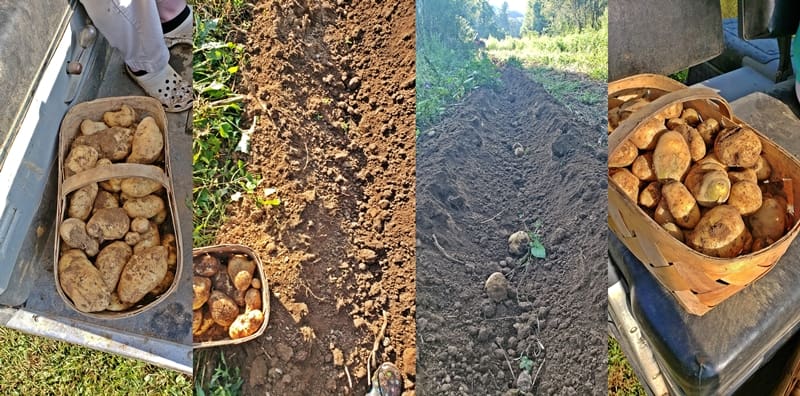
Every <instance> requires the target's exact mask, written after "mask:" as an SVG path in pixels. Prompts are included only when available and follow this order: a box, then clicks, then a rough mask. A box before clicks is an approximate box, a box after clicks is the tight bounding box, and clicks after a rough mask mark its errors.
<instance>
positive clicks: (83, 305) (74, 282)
mask: <svg viewBox="0 0 800 396" xmlns="http://www.w3.org/2000/svg"><path fill="white" fill-rule="evenodd" d="M59 282H60V283H61V288H62V289H63V290H64V293H65V294H66V295H67V297H69V299H70V300H72V303H73V304H74V305H75V308H77V309H78V310H79V311H81V312H99V311H103V310H105V309H106V308H107V307H108V305H109V303H110V302H111V292H110V291H109V290H108V287H107V286H106V284H105V282H103V278H102V276H101V275H100V271H98V270H97V268H95V267H94V266H93V265H92V263H91V262H90V261H89V260H88V259H75V260H73V261H72V263H71V264H70V265H69V267H67V269H65V270H64V271H63V272H61V274H60V276H59Z"/></svg>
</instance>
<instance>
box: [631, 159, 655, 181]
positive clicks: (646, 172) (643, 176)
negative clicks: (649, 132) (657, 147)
mask: <svg viewBox="0 0 800 396" xmlns="http://www.w3.org/2000/svg"><path fill="white" fill-rule="evenodd" d="M631 173H633V175H634V176H636V177H638V178H639V180H641V181H655V180H656V171H655V169H653V153H645V154H642V155H640V156H638V157H636V159H635V160H633V164H631Z"/></svg>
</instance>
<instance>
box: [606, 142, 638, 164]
mask: <svg viewBox="0 0 800 396" xmlns="http://www.w3.org/2000/svg"><path fill="white" fill-rule="evenodd" d="M638 156H639V150H638V149H637V148H636V146H635V145H634V144H633V143H631V142H630V140H624V141H623V142H622V143H620V145H619V146H618V147H617V149H616V150H614V152H613V153H611V154H610V155H609V156H608V167H609V168H624V167H626V166H628V165H630V164H632V163H633V160H635V159H636V157H638Z"/></svg>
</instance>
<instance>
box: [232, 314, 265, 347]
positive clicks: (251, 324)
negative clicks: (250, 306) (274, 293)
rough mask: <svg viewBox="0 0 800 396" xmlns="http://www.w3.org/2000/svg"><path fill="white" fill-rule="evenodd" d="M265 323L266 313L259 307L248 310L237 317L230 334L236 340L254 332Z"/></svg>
mask: <svg viewBox="0 0 800 396" xmlns="http://www.w3.org/2000/svg"><path fill="white" fill-rule="evenodd" d="M263 323H264V313H263V312H261V310H259V309H255V310H252V311H247V312H245V313H243V314H241V315H239V316H237V317H236V319H235V320H234V322H233V323H232V324H231V327H230V328H229V329H228V336H229V337H230V338H231V339H233V340H235V339H238V338H244V337H247V336H249V335H251V334H254V333H255V332H256V331H258V329H259V328H260V327H261V325H262V324H263Z"/></svg>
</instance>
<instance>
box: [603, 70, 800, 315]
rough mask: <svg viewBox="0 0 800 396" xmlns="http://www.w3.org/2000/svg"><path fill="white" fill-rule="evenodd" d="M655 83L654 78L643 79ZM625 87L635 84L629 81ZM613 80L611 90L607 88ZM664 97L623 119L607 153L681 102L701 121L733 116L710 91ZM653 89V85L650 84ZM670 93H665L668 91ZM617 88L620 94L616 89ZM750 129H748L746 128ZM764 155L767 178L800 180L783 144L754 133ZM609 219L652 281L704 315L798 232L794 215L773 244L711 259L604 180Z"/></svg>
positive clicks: (799, 167) (726, 121)
mask: <svg viewBox="0 0 800 396" xmlns="http://www.w3.org/2000/svg"><path fill="white" fill-rule="evenodd" d="M647 81H653V79H647ZM627 85H628V86H626V87H625V88H624V89H631V88H635V87H633V84H630V81H627ZM611 86H612V85H611V84H610V85H609V89H611ZM662 87H663V88H664V89H663V91H664V93H663V95H661V96H659V97H658V98H657V99H656V100H654V101H653V102H651V103H649V104H647V105H645V106H644V107H642V108H641V109H640V110H639V111H637V112H635V113H633V114H632V115H631V116H630V117H629V118H628V119H626V120H625V121H622V122H621V123H620V124H619V126H618V127H617V128H616V129H615V130H614V132H613V133H612V134H611V135H610V136H609V138H608V147H609V153H611V152H613V151H614V150H615V149H616V148H617V147H618V146H619V145H620V144H621V143H622V142H623V141H624V140H626V139H628V137H629V136H631V135H632V134H633V133H634V132H635V131H636V129H637V127H638V126H640V125H641V124H642V123H644V122H645V121H647V120H648V119H650V118H651V117H652V116H653V115H655V114H658V113H659V112H661V111H663V110H665V109H666V108H668V107H669V106H671V105H673V104H675V103H678V102H680V103H683V105H684V107H691V108H694V109H695V110H697V111H698V113H700V114H701V115H702V116H703V118H704V119H707V118H708V117H713V118H716V119H718V120H721V121H722V125H723V127H724V126H726V125H732V124H733V123H734V122H735V123H738V124H743V125H746V124H744V123H743V122H741V121H740V120H738V119H736V118H735V117H734V116H733V115H732V113H731V110H730V106H729V105H728V103H727V102H726V101H725V100H724V99H722V98H721V97H719V96H718V95H717V94H716V93H715V92H714V91H712V90H709V89H705V88H687V89H680V87H678V86H677V85H674V84H673V85H672V87H668V86H664V85H662ZM615 88H619V85H617V86H615ZM649 88H654V87H649ZM670 90H671V91H673V92H668V91H670ZM616 92H621V89H617V91H616ZM750 128H751V129H752V127H750ZM756 134H757V135H758V136H759V138H760V139H761V143H762V146H763V149H762V150H763V151H762V154H763V155H764V156H765V157H766V158H767V160H768V161H769V162H770V164H771V165H772V176H771V177H770V179H771V180H775V179H777V180H781V179H793V180H800V162H798V160H797V159H796V158H795V157H794V156H793V155H791V154H790V153H788V152H787V151H786V150H784V149H783V148H781V147H779V146H778V145H777V144H775V143H774V142H773V141H772V140H770V139H769V138H767V137H766V136H764V135H762V134H761V133H759V132H758V131H756ZM799 193H800V189H794V192H793V195H794V197H787V198H788V199H789V201H790V202H792V200H794V201H795V202H798V200H800V195H799ZM608 222H609V226H610V228H611V230H612V231H613V232H614V233H615V234H616V235H617V237H619V238H620V240H621V241H622V242H623V243H624V244H625V246H626V247H627V248H628V249H629V250H630V251H631V252H632V253H633V254H634V255H635V256H636V257H637V258H638V259H639V260H640V261H642V263H644V265H645V266H646V267H647V269H648V270H649V271H650V272H651V273H652V274H653V275H654V276H655V277H656V279H657V280H658V281H659V283H661V285H662V286H664V287H665V288H666V289H667V290H669V291H670V292H671V293H672V295H674V296H675V298H676V299H677V300H678V302H679V303H680V304H681V306H683V307H684V308H685V309H686V311H688V312H689V313H691V314H694V315H703V314H705V313H707V312H708V311H709V310H711V309H712V308H713V307H714V306H716V305H718V304H719V303H720V302H722V301H724V300H725V299H727V298H729V297H730V296H732V295H733V294H735V293H736V292H738V291H740V290H742V289H743V288H744V287H745V286H747V285H748V284H750V283H752V282H753V281H755V280H756V279H758V278H760V277H761V276H763V275H764V274H766V272H767V271H769V270H770V269H771V268H772V266H773V265H774V264H775V263H776V262H777V261H778V260H779V259H780V257H781V256H782V255H783V254H784V253H785V252H786V250H787V249H788V248H789V245H790V244H791V242H792V240H793V239H794V238H795V237H796V236H797V234H798V231H800V223H799V222H798V221H797V217H796V216H793V218H792V222H791V224H792V227H791V229H790V230H789V232H787V233H786V234H785V235H784V236H783V237H782V238H780V239H779V240H778V241H776V242H775V243H773V244H772V245H770V246H768V247H766V248H764V249H762V250H759V251H757V252H753V253H750V254H747V255H742V256H738V257H735V258H732V259H722V258H717V257H711V256H708V255H705V254H702V253H699V252H697V251H695V250H693V249H691V248H689V247H688V246H686V245H685V244H684V243H682V242H680V241H678V240H677V239H675V238H674V237H672V236H671V235H670V234H669V233H667V231H665V230H664V229H663V228H662V227H661V226H659V225H658V224H657V223H656V222H655V221H654V220H653V219H652V218H650V216H648V215H647V214H646V213H645V212H644V210H642V209H641V208H640V207H639V206H638V205H637V204H636V203H635V202H632V201H631V200H630V199H629V198H627V196H626V195H625V193H624V192H623V190H622V189H620V188H619V187H618V186H617V185H616V184H615V183H614V182H612V181H611V179H610V178H609V180H608Z"/></svg>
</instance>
